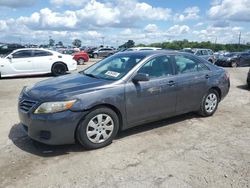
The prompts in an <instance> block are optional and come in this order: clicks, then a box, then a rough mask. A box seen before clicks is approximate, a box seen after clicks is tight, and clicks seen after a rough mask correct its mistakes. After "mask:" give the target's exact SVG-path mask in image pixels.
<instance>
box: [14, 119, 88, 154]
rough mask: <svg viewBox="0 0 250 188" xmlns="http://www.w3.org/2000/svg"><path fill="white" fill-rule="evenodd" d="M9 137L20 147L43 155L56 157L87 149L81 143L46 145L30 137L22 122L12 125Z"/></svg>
mask: <svg viewBox="0 0 250 188" xmlns="http://www.w3.org/2000/svg"><path fill="white" fill-rule="evenodd" d="M9 139H10V140H12V142H13V144H15V145H16V146H17V147H18V148H19V149H21V150H23V151H25V152H28V153H31V154H34V155H37V156H41V157H54V156H60V155H67V154H70V153H71V152H84V151H86V150H85V149H84V148H83V147H82V146H80V145H79V144H72V145H60V146H52V145H46V144H43V143H40V142H37V141H35V140H32V139H31V138H29V137H28V135H27V133H26V132H25V131H24V129H23V126H22V124H21V123H19V124H15V125H13V126H12V128H11V129H10V132H9Z"/></svg>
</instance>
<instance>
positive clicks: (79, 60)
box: [77, 58, 86, 65]
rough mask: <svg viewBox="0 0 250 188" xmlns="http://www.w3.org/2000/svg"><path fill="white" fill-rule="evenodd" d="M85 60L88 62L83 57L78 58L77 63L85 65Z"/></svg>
mask: <svg viewBox="0 0 250 188" xmlns="http://www.w3.org/2000/svg"><path fill="white" fill-rule="evenodd" d="M84 62H86V61H85V60H84V59H83V58H79V59H78V60H77V64H78V65H84Z"/></svg>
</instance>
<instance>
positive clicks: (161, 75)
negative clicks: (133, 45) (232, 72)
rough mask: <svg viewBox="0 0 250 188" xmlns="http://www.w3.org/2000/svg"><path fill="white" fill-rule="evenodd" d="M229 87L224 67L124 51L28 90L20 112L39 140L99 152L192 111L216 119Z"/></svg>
mask: <svg viewBox="0 0 250 188" xmlns="http://www.w3.org/2000/svg"><path fill="white" fill-rule="evenodd" d="M229 87H230V81H229V76H228V74H227V72H226V71H225V70H224V69H223V68H220V67H217V66H215V65H213V64H211V63H209V62H207V61H205V60H204V59H202V58H199V57H196V56H194V55H191V54H186V53H180V52H168V51H136V52H122V53H117V54H115V55H113V56H110V57H108V58H105V59H103V60H102V61H100V62H98V63H96V64H94V65H92V66H91V67H89V68H87V69H86V70H84V71H82V72H79V73H78V74H70V75H66V76H62V77H58V78H53V79H48V80H45V81H41V82H38V83H37V84H35V85H34V86H33V87H24V88H23V90H22V92H21V94H20V97H19V102H18V111H19V117H20V121H21V123H22V124H23V125H24V128H25V130H26V131H27V132H28V135H29V137H31V138H32V139H34V140H37V141H39V142H43V143H46V144H53V145H57V144H70V143H74V142H75V141H76V140H77V141H79V143H81V144H82V145H83V146H84V147H86V148H89V149H95V148H100V147H104V146H106V145H108V144H110V143H111V142H112V140H113V139H114V138H115V136H116V134H117V132H118V130H125V129H128V128H131V127H134V126H137V125H141V124H143V123H148V122H153V121H156V120H159V119H163V118H167V117H170V116H176V115H179V114H183V113H187V112H195V111H197V112H199V113H200V114H201V115H202V116H205V117H206V116H212V115H213V114H214V113H215V111H216V109H217V107H218V104H219V102H220V101H221V100H222V99H223V98H224V97H225V96H226V95H227V93H228V91H229Z"/></svg>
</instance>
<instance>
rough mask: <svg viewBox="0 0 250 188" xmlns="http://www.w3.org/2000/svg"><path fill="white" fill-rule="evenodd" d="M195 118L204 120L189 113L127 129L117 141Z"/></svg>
mask: <svg viewBox="0 0 250 188" xmlns="http://www.w3.org/2000/svg"><path fill="white" fill-rule="evenodd" d="M193 118H203V117H201V116H199V115H198V114H196V113H187V114H183V115H179V116H175V117H171V118H167V119H163V120H160V121H156V122H152V123H147V124H143V125H139V126H136V127H133V128H130V129H127V130H125V131H121V132H119V133H118V135H117V137H116V139H122V138H124V137H127V136H131V135H135V134H139V133H141V132H147V131H151V130H153V129H157V128H160V127H165V126H169V125H172V124H174V123H178V122H182V121H185V120H188V119H193Z"/></svg>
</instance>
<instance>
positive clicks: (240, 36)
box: [239, 32, 241, 45]
mask: <svg viewBox="0 0 250 188" xmlns="http://www.w3.org/2000/svg"><path fill="white" fill-rule="evenodd" d="M240 40H241V32H240V34H239V45H240Z"/></svg>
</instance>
